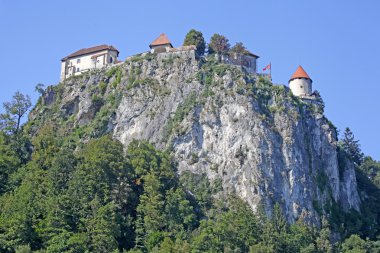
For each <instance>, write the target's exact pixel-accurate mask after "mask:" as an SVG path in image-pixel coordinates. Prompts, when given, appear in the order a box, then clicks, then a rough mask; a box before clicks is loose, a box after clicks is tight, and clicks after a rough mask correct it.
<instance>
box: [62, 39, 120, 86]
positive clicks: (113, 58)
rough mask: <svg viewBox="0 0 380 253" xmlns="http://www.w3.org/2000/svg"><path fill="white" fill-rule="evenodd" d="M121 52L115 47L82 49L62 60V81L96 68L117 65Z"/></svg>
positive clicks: (105, 46) (103, 46)
mask: <svg viewBox="0 0 380 253" xmlns="http://www.w3.org/2000/svg"><path fill="white" fill-rule="evenodd" d="M118 56H119V51H118V50H117V49H116V48H114V47H113V46H109V45H100V46H95V47H90V48H82V49H81V50H78V51H76V52H74V53H72V54H70V55H68V56H66V57H64V58H62V60H61V81H62V80H64V79H66V78H68V77H70V76H73V75H80V74H82V73H83V72H86V71H89V70H90V69H94V68H102V67H104V66H107V65H109V64H114V63H117V62H118V60H117V57H118Z"/></svg>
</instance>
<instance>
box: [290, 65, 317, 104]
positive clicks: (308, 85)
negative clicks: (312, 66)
mask: <svg viewBox="0 0 380 253" xmlns="http://www.w3.org/2000/svg"><path fill="white" fill-rule="evenodd" d="M312 82H313V81H312V80H311V78H310V77H309V75H308V74H307V73H306V71H305V70H304V69H303V68H302V67H301V66H298V68H297V70H296V72H294V74H293V75H292V77H291V78H290V80H289V87H290V90H291V91H292V92H293V94H294V95H295V96H297V97H305V98H307V97H310V96H312V95H313V88H312Z"/></svg>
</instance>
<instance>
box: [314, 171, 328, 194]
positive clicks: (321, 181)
mask: <svg viewBox="0 0 380 253" xmlns="http://www.w3.org/2000/svg"><path fill="white" fill-rule="evenodd" d="M316 180H317V186H318V188H319V190H320V191H321V192H324V191H325V190H326V187H327V183H328V177H327V175H326V173H325V172H324V171H323V170H320V171H318V173H317V176H316Z"/></svg>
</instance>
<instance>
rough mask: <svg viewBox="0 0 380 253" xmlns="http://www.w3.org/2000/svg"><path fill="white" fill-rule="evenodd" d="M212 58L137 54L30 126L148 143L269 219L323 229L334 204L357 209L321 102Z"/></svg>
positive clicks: (66, 92)
mask: <svg viewBox="0 0 380 253" xmlns="http://www.w3.org/2000/svg"><path fill="white" fill-rule="evenodd" d="M214 61H215V60H213V59H209V60H205V59H201V60H199V59H197V58H196V55H195V52H194V51H193V50H190V51H180V52H172V53H163V54H158V55H152V54H149V53H148V54H142V55H139V56H134V57H131V58H129V59H127V60H126V62H125V63H122V64H120V65H118V66H116V67H113V68H112V69H104V70H94V71H92V72H89V73H87V74H84V75H83V76H79V77H75V78H71V79H68V80H66V81H65V82H64V83H62V84H60V85H58V86H57V87H55V88H54V89H51V88H50V89H49V94H47V95H46V96H45V99H43V100H41V101H40V103H39V105H38V106H37V107H36V108H35V110H34V111H33V113H32V114H31V119H39V121H40V122H47V121H49V119H51V118H54V117H55V118H59V119H61V120H62V121H67V120H71V121H72V123H71V127H72V129H75V128H80V127H82V128H86V127H87V132H86V133H87V136H88V137H92V136H97V135H101V134H104V133H107V132H109V133H112V135H113V136H114V138H116V139H118V140H119V141H121V142H122V143H123V144H124V146H125V147H127V146H128V144H129V143H130V142H131V141H132V140H133V139H144V140H148V141H150V142H152V143H153V144H154V145H156V146H157V147H158V148H161V149H168V150H170V152H172V154H173V157H174V159H175V160H176V162H177V163H178V173H179V174H181V173H183V172H184V171H190V172H192V173H198V174H199V173H204V174H206V175H207V177H208V178H209V180H210V182H216V181H221V182H222V191H221V192H219V193H217V195H223V194H229V193H233V194H236V195H237V196H239V197H240V198H242V199H244V200H246V201H247V202H248V203H249V205H250V206H251V207H252V209H253V210H257V209H258V207H259V206H261V205H263V207H264V208H265V210H266V211H267V212H268V213H269V214H270V212H271V210H272V208H273V205H274V203H279V204H280V206H281V207H282V209H283V211H284V213H285V214H286V217H287V219H288V220H289V221H290V222H293V221H295V220H296V219H297V218H299V217H303V218H304V219H305V220H308V221H310V222H312V223H317V220H318V218H319V217H320V215H322V214H323V213H327V212H328V206H331V205H332V204H338V205H340V206H341V207H342V208H343V209H344V210H346V211H347V210H349V209H351V208H353V209H356V210H358V211H359V210H360V199H359V196H358V192H357V186H356V177H355V171H354V166H353V164H351V163H350V162H349V161H346V162H345V163H340V162H339V160H338V151H337V136H336V130H335V128H334V127H333V125H332V124H331V123H330V122H329V121H328V120H327V119H326V118H325V116H324V115H323V102H321V101H319V103H310V102H305V101H302V100H300V99H299V98H297V97H294V96H293V95H291V92H290V90H289V89H288V88H287V87H285V86H282V85H272V84H271V83H270V81H269V80H267V79H265V78H260V77H259V76H255V75H249V74H247V73H245V72H244V69H241V68H240V67H238V66H231V65H224V64H218V63H216V62H214ZM45 114H50V115H55V116H54V117H53V116H49V117H46V116H44V115H45Z"/></svg>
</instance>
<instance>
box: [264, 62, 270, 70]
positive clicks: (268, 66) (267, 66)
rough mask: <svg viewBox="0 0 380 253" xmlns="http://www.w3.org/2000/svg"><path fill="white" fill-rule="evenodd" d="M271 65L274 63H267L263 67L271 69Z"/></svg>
mask: <svg viewBox="0 0 380 253" xmlns="http://www.w3.org/2000/svg"><path fill="white" fill-rule="evenodd" d="M271 65H272V64H271V63H269V64H268V65H266V66H265V68H263V71H265V70H267V69H271V67H272V66H271Z"/></svg>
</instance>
